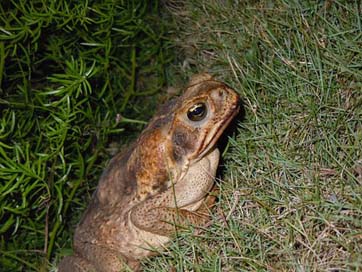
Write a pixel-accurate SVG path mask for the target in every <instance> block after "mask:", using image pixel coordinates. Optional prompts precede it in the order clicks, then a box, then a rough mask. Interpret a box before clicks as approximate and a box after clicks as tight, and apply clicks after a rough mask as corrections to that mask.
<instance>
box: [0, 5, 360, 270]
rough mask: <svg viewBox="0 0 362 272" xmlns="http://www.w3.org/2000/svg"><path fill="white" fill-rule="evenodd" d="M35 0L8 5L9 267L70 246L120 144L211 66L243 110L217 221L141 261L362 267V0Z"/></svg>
mask: <svg viewBox="0 0 362 272" xmlns="http://www.w3.org/2000/svg"><path fill="white" fill-rule="evenodd" d="M31 2H32V4H27V2H25V1H24V2H21V3H20V4H18V3H17V2H16V1H10V2H9V3H7V4H1V5H0V8H1V9H0V11H1V13H2V16H1V18H2V19H1V20H2V24H1V28H0V30H1V36H0V39H1V42H0V54H1V61H0V69H1V71H2V73H0V74H1V88H2V89H1V100H0V102H1V106H2V110H1V129H0V131H1V134H0V139H1V141H0V175H1V183H0V184H1V187H0V190H1V194H0V197H1V200H0V203H1V204H0V206H1V210H0V222H1V224H0V235H1V241H0V245H1V256H0V262H1V267H4V268H5V269H2V270H5V271H22V270H25V271H29V270H30V271H31V270H39V269H42V270H46V269H47V268H48V267H49V263H50V262H52V263H56V262H57V260H58V259H59V258H60V257H61V256H62V255H64V254H66V251H68V250H69V248H70V239H71V238H70V237H71V235H72V231H73V230H74V225H75V224H76V222H78V220H79V217H80V214H81V212H82V211H83V209H84V208H85V206H86V203H87V202H88V201H89V198H90V195H91V193H92V192H93V190H94V188H95V185H96V183H97V180H98V177H99V175H100V173H101V171H102V169H103V168H104V165H105V163H106V161H107V159H108V158H109V157H110V154H109V152H108V150H109V149H110V147H112V146H113V144H114V142H121V143H125V142H127V141H129V139H130V138H132V137H134V133H135V132H137V131H140V129H141V128H142V124H139V123H140V121H141V123H142V121H144V120H147V119H148V118H149V117H150V115H149V114H150V112H151V111H153V110H154V106H155V104H156V103H157V102H156V101H159V100H157V99H155V98H154V96H152V94H154V93H155V92H157V91H159V90H160V88H161V86H163V85H164V84H165V83H167V85H171V86H172V85H180V82H185V80H186V79H187V78H188V77H189V76H190V75H192V74H193V73H195V72H200V71H208V72H210V73H212V74H214V75H216V77H217V78H219V79H221V80H223V81H225V82H227V83H228V84H229V85H230V86H232V87H233V88H234V89H235V90H237V91H238V92H239V93H240V95H241V97H242V99H243V102H244V106H245V111H246V116H245V118H244V120H240V122H239V123H238V127H237V133H236V134H235V135H234V136H232V137H230V139H229V144H228V146H227V149H226V151H225V152H224V155H223V163H222V167H221V168H222V170H223V171H222V173H221V176H220V179H219V181H218V185H219V187H220V196H219V201H218V204H217V207H216V209H215V210H214V218H213V223H212V225H211V226H209V227H207V228H204V229H203V231H201V232H196V233H195V232H193V231H192V230H190V231H189V232H186V233H180V234H179V235H178V237H177V238H176V239H174V241H173V242H172V243H171V245H170V247H169V248H168V249H166V250H165V252H164V253H163V254H162V255H161V256H158V257H154V258H152V259H150V260H146V261H145V262H144V268H145V271H169V269H170V267H171V268H174V269H175V270H176V271H360V270H361V269H362V257H361V252H362V220H361V218H362V197H361V196H362V186H361V185H362V154H361V150H362V85H361V82H362V80H361V79H362V72H361V71H362V70H361V63H362V51H361V50H360V48H361V42H362V24H361V17H360V14H361V6H360V4H359V1H325V2H312V1H281V0H278V1H242V2H240V3H239V2H238V1H216V0H212V1H193V0H192V1H168V2H165V3H164V5H165V7H164V11H163V14H162V15H163V16H162V17H160V16H159V10H160V9H159V7H158V6H157V4H156V3H155V4H154V5H151V4H146V1H144V2H142V1H138V2H137V3H139V4H138V5H136V4H132V3H134V2H132V1H129V2H126V1H125V2H120V3H119V5H116V4H114V3H113V1H102V2H100V1H88V2H84V1H83V2H82V3H75V2H74V3H73V4H69V3H68V2H67V1H57V4H55V2H54V3H53V2H52V3H50V2H49V3H48V2H46V1H31ZM132 5H133V6H132ZM40 15H41V16H40ZM156 17H157V18H158V19H156ZM4 18H6V19H4ZM159 18H162V19H163V22H167V29H165V25H164V23H162V21H160V20H159ZM166 32H167V33H168V34H167V35H170V36H168V37H169V38H168V40H167V41H165V39H164V37H165V35H164V33H166ZM160 38H161V39H160ZM170 45H172V46H173V47H174V50H173V54H174V56H173V58H172V57H170V55H169V50H168V47H169V46H170ZM171 60H173V62H172V64H170V61H171ZM136 79H137V80H136ZM145 109H147V110H145ZM148 109H152V110H148ZM117 114H120V115H121V117H123V116H125V117H127V118H121V120H122V121H123V122H122V121H121V122H120V123H119V122H117V120H116V118H115V117H116V116H117Z"/></svg>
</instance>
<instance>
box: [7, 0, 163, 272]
mask: <svg viewBox="0 0 362 272" xmlns="http://www.w3.org/2000/svg"><path fill="white" fill-rule="evenodd" d="M0 14H1V16H0V20H1V24H0V25H1V27H0V56H1V61H0V83H1V90H0V93H1V98H0V105H1V119H0V124H1V125H0V139H1V141H0V237H1V241H0V243H1V245H0V252H1V253H0V267H1V271H29V270H37V271H38V270H39V269H41V270H48V268H47V267H48V261H50V260H52V258H53V257H54V253H55V252H56V251H57V249H59V248H70V241H71V239H70V237H71V235H72V229H73V228H74V225H75V223H76V222H77V221H78V220H79V215H80V212H81V211H82V210H83V209H84V207H85V206H86V204H87V203H88V200H89V198H90V192H92V191H93V189H94V186H95V185H96V181H97V179H98V177H99V175H100V172H101V171H102V167H103V166H104V164H105V163H106V161H107V159H108V158H109V154H108V153H107V152H106V147H108V146H109V144H110V142H117V143H125V141H126V139H125V138H127V137H126V136H129V135H132V131H137V130H139V129H140V128H141V125H140V124H143V123H144V122H143V121H142V120H144V119H147V118H148V117H149V113H150V112H153V110H154V109H153V108H154V105H155V101H154V99H152V98H150V97H151V95H152V94H154V93H156V92H157V91H159V90H160V87H161V86H162V85H163V84H164V71H163V70H164V63H165V62H167V59H166V56H167V53H166V51H165V48H166V45H165V40H164V39H163V33H164V28H163V25H162V22H160V20H159V7H158V2H157V1H152V3H151V2H149V1H111V0H94V1H66V0H60V1H47V0H35V1H25V0H21V1H15V0H12V1H2V2H1V4H0ZM136 78H137V81H136ZM136 82H137V84H136ZM140 102H142V105H141V103H140ZM145 108H149V110H148V111H145V110H144V109H145ZM116 117H117V118H116ZM59 255H62V253H61V252H60V253H59Z"/></svg>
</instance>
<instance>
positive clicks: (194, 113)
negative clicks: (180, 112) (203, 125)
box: [187, 103, 206, 121]
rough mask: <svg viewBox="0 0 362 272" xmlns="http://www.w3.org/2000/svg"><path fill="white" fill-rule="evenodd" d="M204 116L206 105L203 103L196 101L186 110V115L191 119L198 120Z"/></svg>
mask: <svg viewBox="0 0 362 272" xmlns="http://www.w3.org/2000/svg"><path fill="white" fill-rule="evenodd" d="M205 116H206V105H205V104H204V103H197V104H195V105H193V106H192V107H191V108H190V109H189V110H188V112H187V117H188V118H189V119H190V120H191V121H200V120H202V119H204V117H205Z"/></svg>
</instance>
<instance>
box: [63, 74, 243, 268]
mask: <svg viewBox="0 0 362 272" xmlns="http://www.w3.org/2000/svg"><path fill="white" fill-rule="evenodd" d="M238 110H239V96H238V95H237V93H236V92H235V91H234V90H232V89H231V88H229V87H228V86H227V85H225V84H224V83H221V82H219V81H216V80H215V79H213V78H212V77H211V76H210V75H208V74H201V75H197V76H195V77H193V78H192V79H191V81H190V83H189V85H188V87H187V88H186V90H185V92H184V94H183V95H182V96H180V97H178V98H176V99H173V100H171V101H169V102H168V103H166V104H165V105H163V106H162V107H161V108H160V110H159V111H158V112H157V113H156V115H155V116H154V117H153V118H152V120H151V121H150V122H149V124H148V126H147V127H146V128H145V130H144V131H143V132H142V133H141V135H140V136H139V138H138V139H137V140H136V141H135V142H134V143H133V145H131V146H130V147H129V148H128V150H127V151H126V152H123V153H121V154H118V155H116V156H115V157H114V158H113V159H112V160H111V162H110V163H109V165H108V167H107V169H106V170H105V171H104V173H103V174H102V176H101V178H100V181H99V184H98V187H97V190H96V191H95V193H94V195H93V197H92V200H91V202H90V204H89V206H88V208H87V210H86V212H85V213H84V215H83V218H82V220H81V221H80V223H79V224H78V226H77V229H76V231H75V235H74V243H73V247H74V254H73V255H72V256H68V257H65V258H64V259H63V260H62V261H61V262H60V264H59V267H58V271H60V272H63V271H97V272H102V271H107V272H112V271H122V270H123V269H125V268H126V267H128V268H131V269H132V270H134V271H138V270H139V269H140V266H139V262H140V260H142V259H143V258H145V257H147V256H151V255H154V254H156V253H157V251H160V250H162V248H163V247H164V246H165V245H166V244H167V243H168V242H169V241H170V239H171V237H172V235H173V234H174V232H175V230H176V228H177V227H181V226H185V225H189V224H196V225H200V224H203V223H205V222H207V220H208V218H209V217H208V215H207V210H208V209H207V206H210V205H212V203H213V199H214V198H213V197H211V196H208V193H209V192H210V190H211V188H212V187H213V184H214V176H215V173H216V170H217V165H218V161H219V151H218V149H217V148H216V147H215V144H216V141H217V140H218V138H219V137H220V135H221V133H222V132H223V131H224V129H225V128H226V126H227V125H228V124H229V122H230V121H231V120H232V118H233V117H234V116H235V115H236V114H237V112H238ZM205 202H206V205H205V204H203V203H205ZM176 226H177V227H176Z"/></svg>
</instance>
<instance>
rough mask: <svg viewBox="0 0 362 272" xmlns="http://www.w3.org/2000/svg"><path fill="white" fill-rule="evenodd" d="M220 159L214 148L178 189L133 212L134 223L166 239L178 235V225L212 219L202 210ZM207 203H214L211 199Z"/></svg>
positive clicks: (138, 207) (155, 197) (202, 222)
mask: <svg viewBox="0 0 362 272" xmlns="http://www.w3.org/2000/svg"><path fill="white" fill-rule="evenodd" d="M219 156H220V155H219V151H218V149H214V150H213V151H212V152H211V153H209V154H208V155H207V156H205V157H204V158H203V159H202V160H200V161H199V162H197V163H195V164H193V165H192V166H190V167H189V169H188V171H187V173H186V174H185V176H184V177H183V179H182V180H179V181H177V182H176V184H174V186H171V187H170V188H168V189H167V190H166V191H164V192H162V193H160V194H158V195H155V196H152V197H150V198H149V199H146V200H145V201H143V202H142V203H140V204H138V205H137V206H136V207H134V208H133V209H132V210H131V212H130V213H131V214H130V221H131V223H132V224H133V225H135V226H136V227H137V228H139V229H142V230H144V231H148V232H151V233H155V234H158V235H163V236H169V235H171V234H172V233H174V232H175V226H186V225H190V224H195V225H200V224H204V223H205V222H206V221H207V220H208V218H209V216H208V215H205V213H199V212H198V210H199V208H200V207H201V205H203V202H204V200H205V199H206V198H207V196H208V193H209V192H210V190H211V188H212V186H213V184H214V177H215V173H216V170H217V165H218V162H219ZM207 201H208V202H210V197H209V198H208V200H207ZM200 210H201V209H200ZM204 210H205V209H204Z"/></svg>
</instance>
